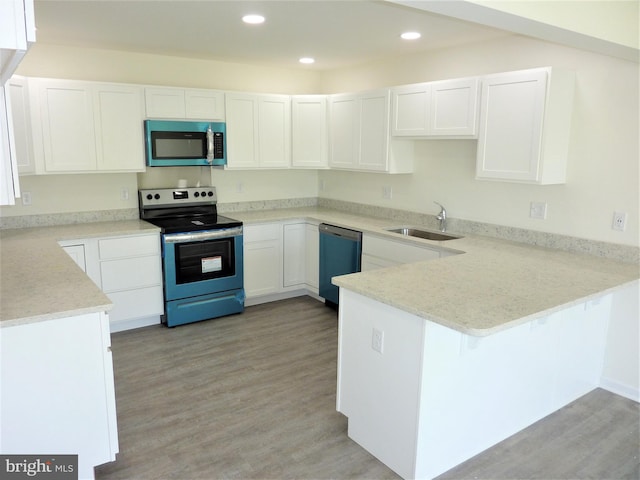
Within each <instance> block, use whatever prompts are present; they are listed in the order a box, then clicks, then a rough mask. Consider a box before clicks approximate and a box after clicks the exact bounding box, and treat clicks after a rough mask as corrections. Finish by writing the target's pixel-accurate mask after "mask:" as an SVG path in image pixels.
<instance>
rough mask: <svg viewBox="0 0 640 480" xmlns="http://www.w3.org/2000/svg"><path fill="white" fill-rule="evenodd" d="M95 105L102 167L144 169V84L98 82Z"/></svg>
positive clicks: (131, 169) (97, 142)
mask: <svg viewBox="0 0 640 480" xmlns="http://www.w3.org/2000/svg"><path fill="white" fill-rule="evenodd" d="M94 107H95V108H94V112H95V126H96V150H97V155H98V170H100V171H120V172H126V171H131V172H142V171H144V170H145V165H144V147H143V145H144V142H143V139H144V128H143V120H144V108H143V103H142V88H140V87H135V86H128V85H96V86H95V88H94Z"/></svg>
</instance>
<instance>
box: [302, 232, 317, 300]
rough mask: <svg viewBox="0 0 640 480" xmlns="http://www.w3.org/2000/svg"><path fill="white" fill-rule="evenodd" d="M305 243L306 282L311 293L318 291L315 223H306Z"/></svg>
mask: <svg viewBox="0 0 640 480" xmlns="http://www.w3.org/2000/svg"><path fill="white" fill-rule="evenodd" d="M305 228H306V230H307V232H306V237H305V243H306V249H305V255H306V257H307V258H306V283H307V288H308V289H309V290H311V291H312V292H313V293H318V288H319V286H320V234H319V232H318V224H317V223H307V224H306V225H305Z"/></svg>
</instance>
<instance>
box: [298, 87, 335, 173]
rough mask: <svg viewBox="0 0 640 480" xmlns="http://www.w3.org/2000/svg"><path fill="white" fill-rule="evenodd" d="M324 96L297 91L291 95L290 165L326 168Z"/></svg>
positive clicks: (326, 131)
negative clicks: (298, 92)
mask: <svg viewBox="0 0 640 480" xmlns="http://www.w3.org/2000/svg"><path fill="white" fill-rule="evenodd" d="M327 122H328V118H327V97H326V96H324V95H298V96H294V97H292V99H291V144H292V147H291V165H292V166H293V167H295V168H326V167H327V165H328V158H329V155H328V142H329V137H328V123H327Z"/></svg>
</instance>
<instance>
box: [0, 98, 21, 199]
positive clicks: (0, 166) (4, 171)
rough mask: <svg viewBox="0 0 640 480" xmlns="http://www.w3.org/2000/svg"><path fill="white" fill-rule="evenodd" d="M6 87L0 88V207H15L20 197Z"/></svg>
mask: <svg viewBox="0 0 640 480" xmlns="http://www.w3.org/2000/svg"><path fill="white" fill-rule="evenodd" d="M7 97H8V94H6V87H3V86H0V174H1V175H0V205H15V203H16V200H15V199H16V197H19V196H20V184H19V182H18V166H17V164H16V156H15V146H14V141H13V126H12V123H11V117H12V116H11V103H10V98H7Z"/></svg>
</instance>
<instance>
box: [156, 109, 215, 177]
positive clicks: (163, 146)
mask: <svg viewBox="0 0 640 480" xmlns="http://www.w3.org/2000/svg"><path fill="white" fill-rule="evenodd" d="M144 133H145V143H146V147H145V150H146V157H147V165H148V166H150V167H187V166H208V165H214V166H215V165H226V163H227V160H226V154H227V147H226V133H227V131H226V124H225V123H223V122H184V121H173V120H145V122H144Z"/></svg>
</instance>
